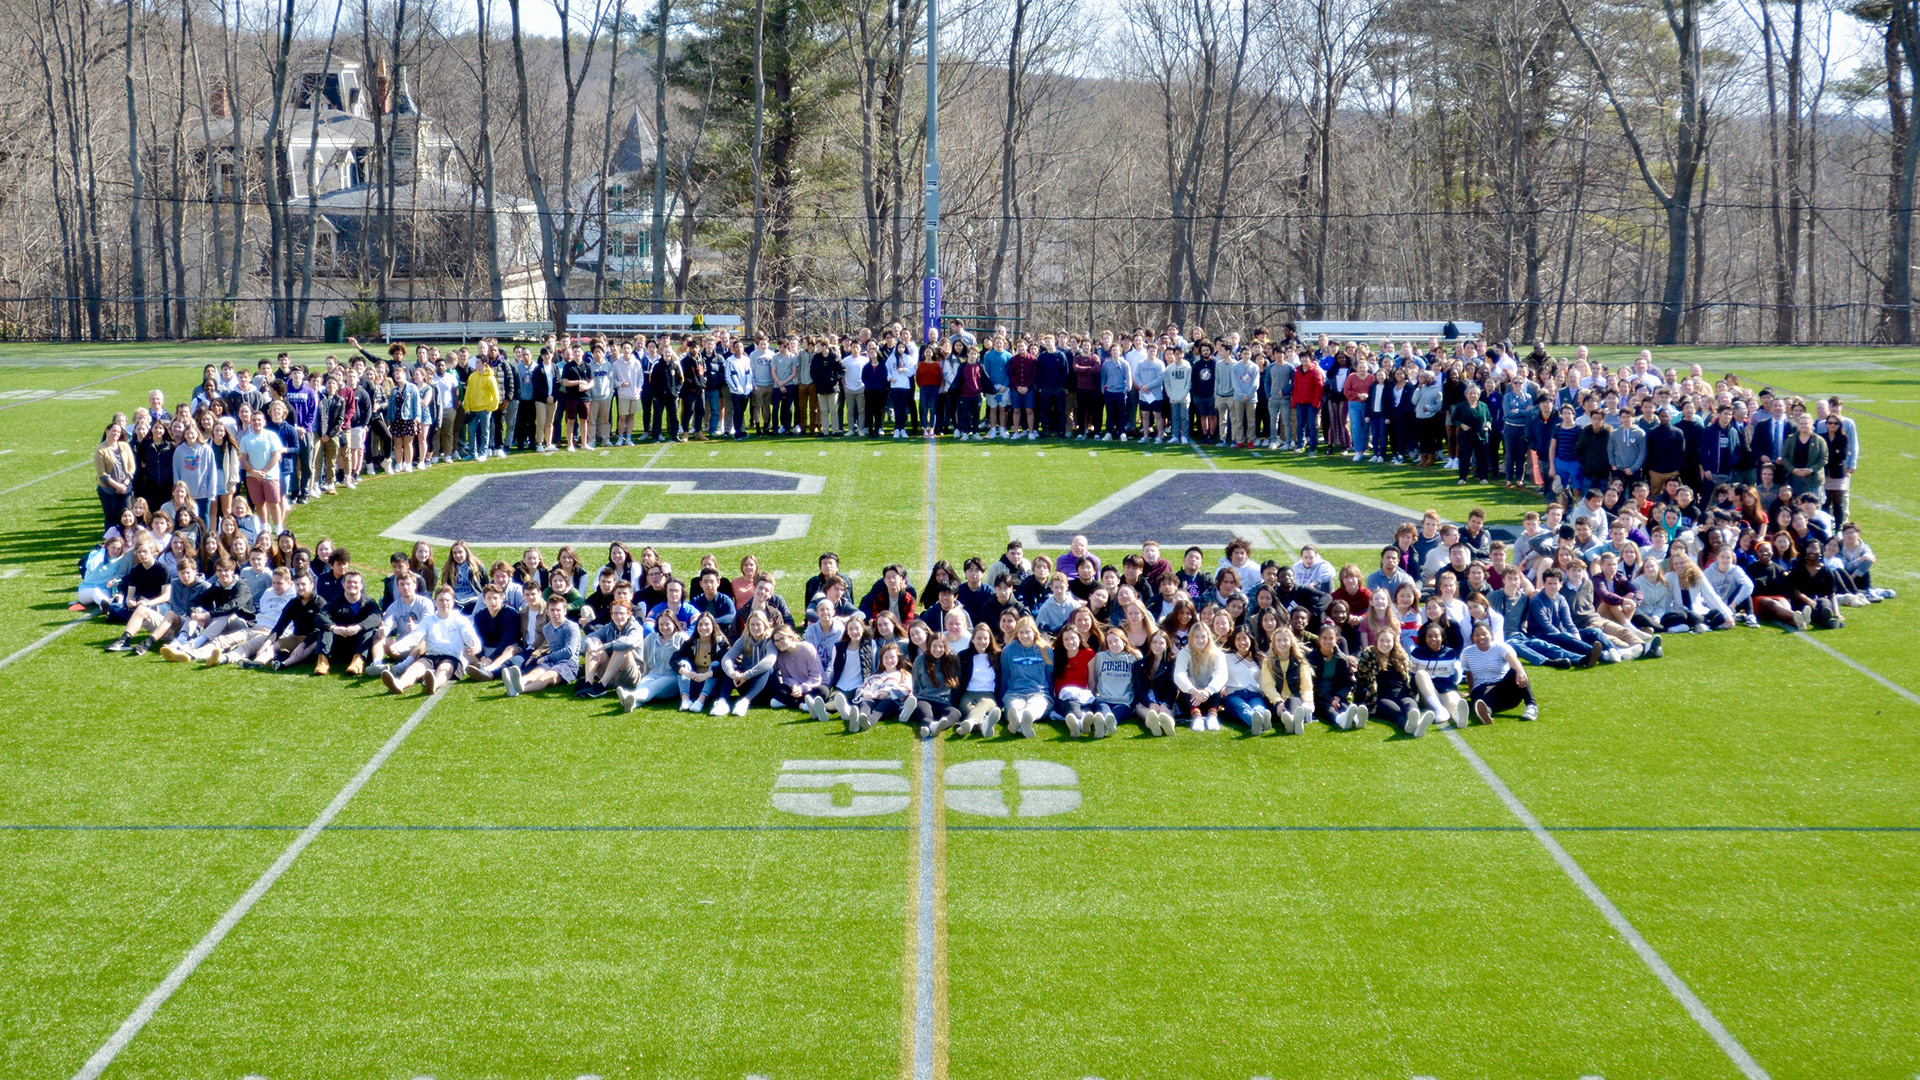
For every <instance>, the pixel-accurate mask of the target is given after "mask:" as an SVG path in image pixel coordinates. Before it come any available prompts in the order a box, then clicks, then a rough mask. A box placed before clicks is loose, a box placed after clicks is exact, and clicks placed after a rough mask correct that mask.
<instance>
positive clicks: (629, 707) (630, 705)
mask: <svg viewBox="0 0 1920 1080" xmlns="http://www.w3.org/2000/svg"><path fill="white" fill-rule="evenodd" d="M613 696H614V697H617V698H619V699H620V711H621V712H632V711H633V710H635V709H637V708H639V707H640V695H639V694H637V693H635V692H634V691H632V690H630V689H628V688H627V687H624V686H616V687H614V688H613Z"/></svg>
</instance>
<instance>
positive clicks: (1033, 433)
mask: <svg viewBox="0 0 1920 1080" xmlns="http://www.w3.org/2000/svg"><path fill="white" fill-rule="evenodd" d="M1039 437H1040V433H1039V432H1037V431H1029V432H1027V441H1028V442H1032V441H1033V440H1035V439H1037V438H1039Z"/></svg>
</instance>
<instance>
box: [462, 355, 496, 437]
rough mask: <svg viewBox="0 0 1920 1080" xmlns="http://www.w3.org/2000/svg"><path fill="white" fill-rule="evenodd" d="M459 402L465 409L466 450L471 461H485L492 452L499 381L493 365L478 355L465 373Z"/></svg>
mask: <svg viewBox="0 0 1920 1080" xmlns="http://www.w3.org/2000/svg"><path fill="white" fill-rule="evenodd" d="M461 404H462V406H463V407H464V409H465V410H466V424H467V439H466V442H467V450H468V454H469V456H470V457H471V458H472V459H473V460H474V461H485V460H487V459H488V458H490V457H492V456H493V445H492V444H493V414H494V413H496V412H498V411H499V409H500V383H499V380H497V379H496V378H495V377H494V374H493V368H492V367H491V366H490V365H488V364H487V363H486V362H485V361H484V360H481V359H479V358H478V357H475V358H474V360H473V368H472V370H470V371H469V372H468V373H467V389H466V395H465V398H464V399H463V401H462V402H461Z"/></svg>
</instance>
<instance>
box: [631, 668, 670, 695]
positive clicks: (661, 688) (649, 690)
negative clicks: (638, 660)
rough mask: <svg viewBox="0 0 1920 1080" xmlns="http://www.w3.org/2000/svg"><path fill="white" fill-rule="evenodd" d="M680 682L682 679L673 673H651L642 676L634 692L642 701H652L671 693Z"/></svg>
mask: <svg viewBox="0 0 1920 1080" xmlns="http://www.w3.org/2000/svg"><path fill="white" fill-rule="evenodd" d="M680 681H681V680H680V677H679V676H678V675H675V674H674V673H673V672H671V671H649V672H647V673H646V674H645V675H642V676H640V681H639V682H638V683H636V684H635V685H634V688H633V692H634V694H635V695H636V696H637V697H639V699H640V700H641V701H652V700H653V699H654V698H657V697H660V696H662V695H664V694H666V693H667V692H669V691H671V690H672V689H673V688H674V686H675V685H676V684H678V683H679V682H680Z"/></svg>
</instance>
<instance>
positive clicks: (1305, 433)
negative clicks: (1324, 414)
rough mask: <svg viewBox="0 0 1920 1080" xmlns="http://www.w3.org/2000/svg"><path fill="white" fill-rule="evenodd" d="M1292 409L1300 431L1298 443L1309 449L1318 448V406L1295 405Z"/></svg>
mask: <svg viewBox="0 0 1920 1080" xmlns="http://www.w3.org/2000/svg"><path fill="white" fill-rule="evenodd" d="M1293 411H1294V414H1295V417H1296V418H1297V424H1298V430H1299V432H1300V445H1302V446H1305V447H1306V448H1307V449H1309V450H1318V449H1320V407H1319V406H1318V405H1295V406H1294V407H1293Z"/></svg>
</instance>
